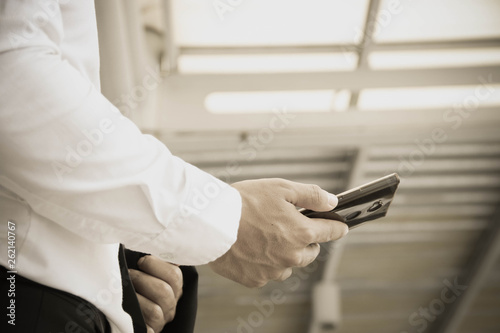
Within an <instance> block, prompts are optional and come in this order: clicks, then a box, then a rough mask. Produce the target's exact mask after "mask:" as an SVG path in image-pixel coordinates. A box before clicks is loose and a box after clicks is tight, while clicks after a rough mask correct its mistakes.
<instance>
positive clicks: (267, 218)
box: [0, 0, 347, 332]
mask: <svg viewBox="0 0 500 333" xmlns="http://www.w3.org/2000/svg"><path fill="white" fill-rule="evenodd" d="M97 45H98V44H97V30H96V25H95V10H94V5H93V1H89V0H87V1H80V0H79V1H70V0H64V1H63V0H60V1H55V0H0V77H1V83H0V101H1V104H0V156H1V164H0V205H1V208H2V209H1V210H0V218H1V221H2V222H1V223H2V225H5V226H6V228H5V229H4V230H7V227H9V226H14V228H15V244H14V246H15V263H14V265H13V268H12V267H9V265H11V264H12V262H9V258H8V257H7V256H5V255H2V256H1V259H0V264H1V265H2V266H4V267H5V268H6V269H7V268H9V269H11V270H16V271H17V274H19V275H18V278H19V279H26V280H22V281H24V282H25V283H26V285H30V286H32V287H33V288H34V290H38V289H36V288H43V287H47V288H50V290H51V294H50V295H52V296H53V298H54V304H57V306H60V308H61V311H62V310H64V309H66V310H68V309H72V307H75V308H76V310H78V308H79V305H81V304H83V303H84V302H85V303H84V306H85V311H83V310H82V309H79V310H80V312H82V313H87V314H88V313H92V316H93V317H92V318H95V320H96V323H100V324H102V325H100V326H99V325H97V324H96V326H99V327H94V328H92V329H95V331H106V330H108V329H109V330H111V332H132V331H133V327H134V325H133V322H132V319H131V316H130V314H129V312H127V310H126V309H125V308H127V306H126V304H125V303H126V297H125V294H126V289H123V288H124V286H125V285H126V283H125V282H123V281H122V278H123V275H124V276H125V277H124V278H125V280H126V279H128V275H127V274H126V272H125V273H124V272H123V270H122V269H121V268H123V267H124V265H125V264H124V263H123V262H120V259H119V257H120V245H119V244H120V243H122V244H124V245H125V246H126V247H127V248H130V249H133V250H136V251H143V252H146V253H151V254H152V255H154V258H160V259H162V260H161V261H160V260H157V259H154V260H155V262H156V264H153V265H152V266H154V267H157V268H158V267H165V266H164V265H166V264H165V263H164V262H165V261H166V262H170V263H174V264H180V265H199V264H205V263H208V262H210V263H211V264H210V265H211V267H212V268H213V269H214V271H216V272H217V273H219V274H220V275H222V276H225V277H228V278H230V279H232V280H234V281H237V282H239V283H241V284H244V285H246V286H249V287H258V286H262V285H264V284H265V283H267V282H268V281H269V280H284V279H286V278H287V277H289V276H290V274H291V272H292V267H296V266H305V265H307V264H309V263H310V262H312V261H313V260H314V258H315V257H316V256H317V255H318V253H319V245H318V243H319V242H326V241H329V240H334V239H338V238H340V237H342V236H343V235H345V234H346V233H347V227H346V226H345V225H344V224H343V223H341V222H336V221H327V220H310V219H308V218H306V217H304V216H302V215H301V214H300V213H299V212H297V210H296V209H295V206H300V207H304V208H308V209H313V210H318V211H326V210H330V209H332V208H333V207H334V206H335V205H336V203H337V199H336V197H335V196H334V195H331V194H328V193H326V192H325V191H323V190H321V189H320V188H319V187H317V186H314V185H305V184H297V183H293V182H290V181H286V180H282V179H269V180H254V181H245V182H240V183H236V184H233V185H232V186H229V185H227V184H225V183H223V182H221V181H219V180H217V179H215V178H214V177H212V176H210V175H209V174H207V173H205V172H203V171H201V170H199V169H197V168H195V167H194V166H192V165H189V164H188V163H186V162H184V161H182V160H181V159H179V158H177V157H175V156H172V155H171V153H170V152H169V151H168V149H167V148H166V147H165V146H164V145H163V144H162V143H160V142H159V141H158V140H156V139H155V138H153V137H151V136H148V135H144V134H142V133H141V132H140V130H139V129H138V128H137V127H136V126H135V125H134V124H133V123H132V122H131V121H129V120H128V119H126V118H125V117H123V116H122V115H121V114H120V113H119V112H118V110H117V109H116V108H115V107H114V106H113V105H112V104H111V103H110V102H109V101H108V100H106V98H104V97H103V96H102V94H101V93H100V91H99V59H98V47H97ZM0 238H1V240H2V249H1V252H2V253H4V254H5V253H7V240H8V236H7V232H6V231H4V232H3V233H2V234H1V236H0ZM9 246H10V244H9ZM121 261H124V259H123V258H122V259H121ZM150 261H151V260H150ZM168 265H170V264H168ZM169 267H170V266H169ZM139 268H140V267H139ZM157 270H163V268H158V269H157ZM146 271H148V270H146ZM154 271H155V268H152V267H149V274H148V275H149V276H152V277H155V276H154ZM134 274H135V273H132V275H134ZM155 278H157V277H155ZM179 279H180V277H178V278H177V280H176V279H172V278H171V277H170V275H169V274H167V276H166V277H164V276H163V275H162V278H161V279H160V280H162V281H164V282H165V283H167V284H168V285H170V286H171V289H172V291H170V290H169V291H168V292H169V293H171V295H172V294H173V297H171V298H172V301H171V302H175V301H176V300H177V299H178V297H179V296H180V292H179V281H178V280H179ZM155 281H156V280H155ZM32 282H33V283H32ZM144 285H145V286H146V287H147V286H148V285H149V284H148V283H145V284H144ZM146 289H147V288H146ZM52 292H53V293H52ZM61 293H65V294H64V295H62V294H61ZM143 293H149V291H143ZM68 295H69V296H68ZM71 295H74V296H75V297H78V300H79V301H76V303H74V302H73V301H74V299H72V298H71V297H70V296H71ZM143 296H144V295H143ZM65 297H69V298H68V299H66V300H67V301H68V302H69V303H68V304H70V305H68V306H66V307H64V306H61V304H62V301H61V299H62V298H65ZM140 300H141V298H140V297H139V301H140ZM148 300H149V301H151V302H152V303H154V300H151V299H148ZM162 300H164V298H162V299H160V300H156V302H159V303H162ZM136 302H137V300H136ZM64 304H66V303H64ZM144 304H146V303H145V302H142V304H141V305H142V306H143V312H144V306H145V305H144ZM148 304H151V303H148ZM153 305H155V304H153ZM156 305H157V306H154V308H156V309H158V307H160V308H161V310H162V312H163V314H164V317H163V319H162V320H160V322H161V321H166V320H165V317H166V318H167V319H170V318H169V317H168V315H167V314H165V312H167V313H168V309H170V308H175V306H172V305H171V304H156ZM94 307H95V309H94ZM39 311H40V313H39V314H38V317H37V318H38V319H37V320H40V321H41V322H40V323H38V322H37V321H36V320H33V322H32V323H30V325H31V324H32V326H33V327H34V328H33V330H35V331H36V330H38V329H39V327H45V326H43V325H45V324H47V323H44V322H43V319H44V317H43V315H41V313H45V312H44V311H49V312H47V315H50V316H53V317H54V321H57V320H61V321H64V320H65V322H64V323H62V324H61V325H62V326H61V327H62V329H61V330H66V331H67V330H68V325H69V326H71V325H72V323H73V322H74V321H75V320H76V321H77V319H78V318H76V317H78V316H77V315H75V318H73V317H71V315H70V314H65V316H66V317H64V318H63V319H64V320H63V319H61V318H57V316H58V313H59V312H57V311H54V309H52V311H51V309H49V308H48V307H47V306H46V307H41V308H40V309H39ZM68 311H70V310H68ZM71 311H73V310H71ZM68 316H69V319H68ZM87 317H88V316H87ZM87 317H86V318H87ZM80 319H81V318H80ZM147 319H148V318H146V320H147ZM49 324H50V323H49ZM76 324H78V321H77V322H76ZM37 325H42V326H37ZM47 325H48V324H47ZM149 326H150V328H152V327H151V325H149ZM153 326H155V328H153V330H155V331H158V330H159V329H160V327H159V326H161V324H159V323H157V322H156V323H155V324H154V325H153ZM37 327H38V328H37ZM70 328H71V327H70ZM52 329H53V328H52V327H50V330H52Z"/></svg>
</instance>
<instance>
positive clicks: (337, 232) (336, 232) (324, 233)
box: [303, 219, 349, 244]
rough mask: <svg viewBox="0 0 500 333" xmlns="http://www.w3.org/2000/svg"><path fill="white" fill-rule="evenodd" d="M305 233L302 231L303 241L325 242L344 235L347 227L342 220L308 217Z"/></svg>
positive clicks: (309, 242) (347, 230)
mask: <svg viewBox="0 0 500 333" xmlns="http://www.w3.org/2000/svg"><path fill="white" fill-rule="evenodd" d="M306 223H307V229H308V230H307V231H308V232H307V233H303V234H304V237H306V238H307V239H305V240H304V241H305V242H306V243H308V244H311V243H325V242H329V241H332V240H337V239H339V238H342V237H344V236H345V235H346V234H347V233H348V232H349V227H348V226H347V224H345V223H344V222H340V221H335V220H327V219H308V221H307V222H306Z"/></svg>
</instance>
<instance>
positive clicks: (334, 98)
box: [205, 90, 351, 114]
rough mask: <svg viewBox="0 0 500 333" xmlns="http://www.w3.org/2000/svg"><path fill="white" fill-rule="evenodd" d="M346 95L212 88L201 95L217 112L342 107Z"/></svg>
mask: <svg viewBox="0 0 500 333" xmlns="http://www.w3.org/2000/svg"><path fill="white" fill-rule="evenodd" d="M350 97H351V94H350V91H348V90H341V91H333V90H311V91H264V92H214V93H211V94H209V95H208V96H207V98H206V99H205V107H206V108H207V110H208V111H209V112H212V113H217V114H246V113H271V112H272V111H273V110H279V109H285V110H286V111H289V112H331V111H346V110H347V108H348V106H349V101H350Z"/></svg>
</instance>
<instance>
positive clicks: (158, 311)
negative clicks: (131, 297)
mask: <svg viewBox="0 0 500 333" xmlns="http://www.w3.org/2000/svg"><path fill="white" fill-rule="evenodd" d="M137 264H138V266H139V269H140V271H138V270H135V269H130V270H129V274H130V278H131V280H132V284H133V285H134V288H135V291H136V293H137V298H138V300H139V305H140V307H141V311H142V314H143V316H144V320H145V321H146V325H147V328H148V333H159V332H160V331H161V330H162V329H163V327H164V326H165V324H166V323H168V322H170V321H172V320H173V319H174V316H175V308H176V306H177V301H178V300H179V298H180V297H181V295H182V281H183V279H182V271H181V270H180V268H179V267H178V266H177V265H174V264H170V263H167V262H164V261H162V260H161V259H159V258H157V257H154V256H152V255H147V256H144V257H142V258H141V259H139V261H138V262H137Z"/></svg>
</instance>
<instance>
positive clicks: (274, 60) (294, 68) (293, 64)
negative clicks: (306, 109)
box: [178, 52, 358, 74]
mask: <svg viewBox="0 0 500 333" xmlns="http://www.w3.org/2000/svg"><path fill="white" fill-rule="evenodd" d="M357 63H358V55H357V54H356V53H353V52H346V53H310V54H251V55H182V56H180V57H179V63H178V66H179V72H181V73H184V74H217V73H234V74H236V73H285V72H290V73H294V72H295V73H296V72H328V71H349V70H354V69H356V67H357Z"/></svg>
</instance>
